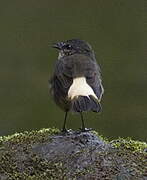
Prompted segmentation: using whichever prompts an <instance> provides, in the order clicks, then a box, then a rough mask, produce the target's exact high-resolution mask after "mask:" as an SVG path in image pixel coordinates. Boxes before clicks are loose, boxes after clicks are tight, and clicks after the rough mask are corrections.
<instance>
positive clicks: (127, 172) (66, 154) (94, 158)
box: [0, 129, 147, 180]
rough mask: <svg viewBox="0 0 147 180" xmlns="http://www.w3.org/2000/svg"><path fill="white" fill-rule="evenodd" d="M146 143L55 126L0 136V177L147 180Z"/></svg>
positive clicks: (45, 179)
mask: <svg viewBox="0 0 147 180" xmlns="http://www.w3.org/2000/svg"><path fill="white" fill-rule="evenodd" d="M146 151H147V144H146V143H143V142H138V141H133V140H131V139H129V138H128V139H118V140H114V141H111V142H108V141H106V140H104V138H102V137H101V136H98V135H97V133H96V132H80V131H72V130H71V131H69V132H68V133H66V134H63V133H60V132H59V130H57V129H43V130H40V131H32V132H24V133H19V134H14V135H12V136H8V137H1V138H0V180H7V179H8V180H15V179H16V180H50V179H53V180H54V179H55V180H56V179H57V180H58V179H59V180H60V179H65V180H66V179H67V180H70V179H71V180H72V179H79V180H85V179H86V180H88V179H89V180H147V152H146Z"/></svg>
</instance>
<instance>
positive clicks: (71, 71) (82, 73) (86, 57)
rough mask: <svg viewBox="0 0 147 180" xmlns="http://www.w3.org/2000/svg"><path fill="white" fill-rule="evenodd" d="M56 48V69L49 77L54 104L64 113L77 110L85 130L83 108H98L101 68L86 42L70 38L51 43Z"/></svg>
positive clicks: (95, 110) (100, 95) (101, 89)
mask: <svg viewBox="0 0 147 180" xmlns="http://www.w3.org/2000/svg"><path fill="white" fill-rule="evenodd" d="M53 47H54V48H57V49H58V50H59V57H58V60H57V61H56V65H55V70H54V74H53V76H52V78H51V79H50V81H49V83H50V91H51V94H52V96H53V98H54V101H55V102H56V104H57V105H58V106H59V107H60V108H61V109H63V110H64V111H65V112H66V115H65V121H64V126H63V131H65V130H66V128H65V123H66V116H67V112H68V111H73V112H79V113H80V114H81V118H82V130H85V127H84V121H83V117H82V112H83V111H94V112H100V111H101V105H100V101H101V97H102V94H103V86H102V83H101V74H100V72H101V71H100V67H99V66H98V64H97V62H96V59H95V54H94V51H93V50H92V47H91V46H90V45H89V44H88V43H86V42H85V41H82V40H79V39H72V40H68V41H65V42H59V43H57V44H55V45H54V46H53Z"/></svg>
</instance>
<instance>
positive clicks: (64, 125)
mask: <svg viewBox="0 0 147 180" xmlns="http://www.w3.org/2000/svg"><path fill="white" fill-rule="evenodd" d="M66 119H67V111H66V112H65V116H64V123H63V128H62V130H61V131H62V132H67V129H66Z"/></svg>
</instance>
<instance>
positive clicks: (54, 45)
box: [52, 42, 64, 50]
mask: <svg viewBox="0 0 147 180" xmlns="http://www.w3.org/2000/svg"><path fill="white" fill-rule="evenodd" d="M63 44H64V43H63V42H58V43H55V44H53V46H52V47H53V48H56V49H58V50H61V49H62V47H63Z"/></svg>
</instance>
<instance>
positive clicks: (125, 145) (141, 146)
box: [110, 138, 147, 152]
mask: <svg viewBox="0 0 147 180" xmlns="http://www.w3.org/2000/svg"><path fill="white" fill-rule="evenodd" d="M110 144H111V145H112V146H114V147H115V148H119V149H123V150H124V149H126V150H131V151H132V152H143V151H144V150H145V149H147V143H145V142H140V141H134V140H132V139H131V138H126V139H124V138H119V139H117V140H113V141H111V142H110Z"/></svg>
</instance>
